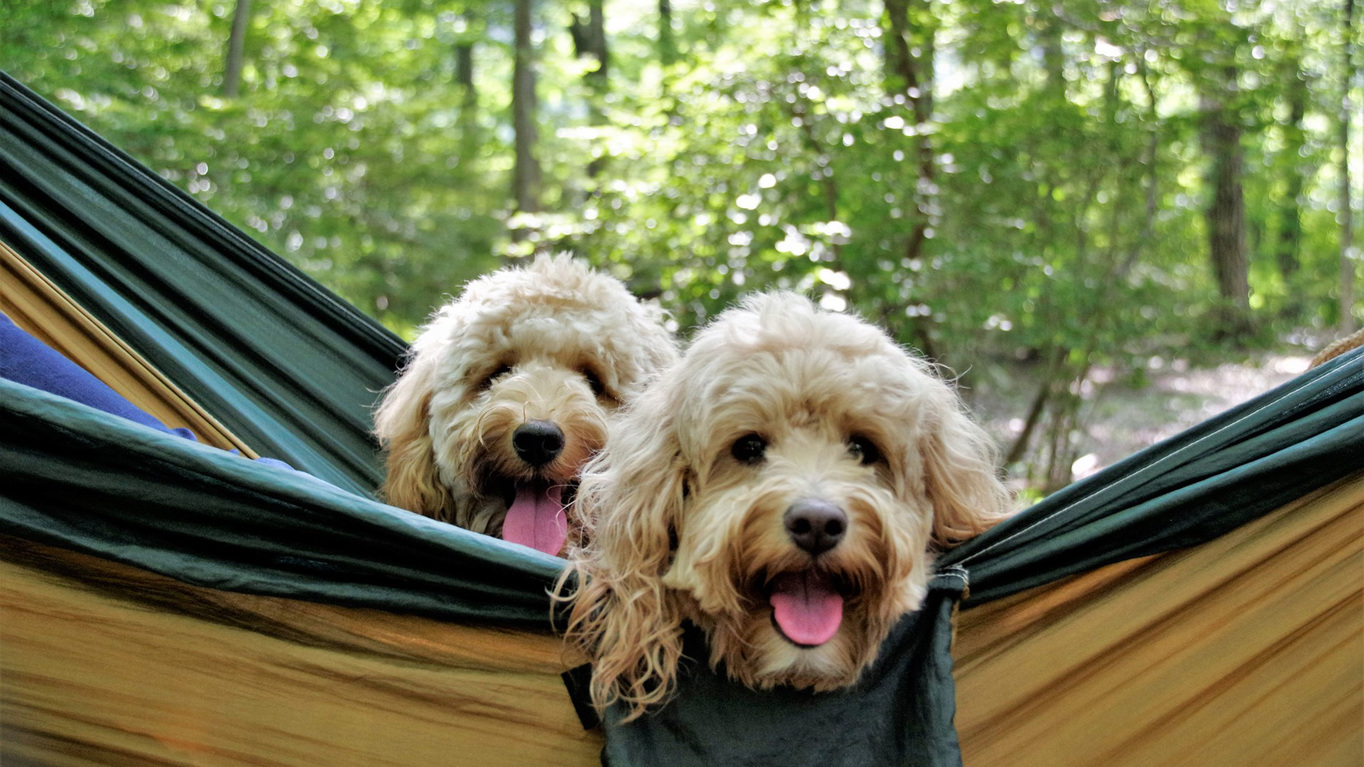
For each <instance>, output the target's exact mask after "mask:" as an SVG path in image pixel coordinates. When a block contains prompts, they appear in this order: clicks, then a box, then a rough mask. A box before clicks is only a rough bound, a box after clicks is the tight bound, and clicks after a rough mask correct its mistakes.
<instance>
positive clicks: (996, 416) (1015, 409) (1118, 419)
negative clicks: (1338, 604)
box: [967, 350, 1311, 487]
mask: <svg viewBox="0 0 1364 767" xmlns="http://www.w3.org/2000/svg"><path fill="white" fill-rule="evenodd" d="M1310 360H1311V354H1309V353H1307V352H1306V351H1303V352H1296V351H1291V350H1290V351H1274V352H1256V353H1254V354H1250V355H1248V356H1247V357H1246V359H1244V360H1242V361H1237V362H1220V363H1206V364H1197V363H1194V362H1192V361H1189V360H1174V361H1172V362H1168V363H1163V364H1159V365H1157V366H1153V367H1152V368H1151V369H1148V370H1147V371H1146V382H1145V385H1142V386H1136V385H1133V384H1132V383H1130V382H1127V381H1123V380H1113V377H1112V376H1111V375H1106V374H1105V371H1097V372H1096V373H1095V375H1093V376H1092V378H1093V388H1092V390H1087V391H1086V396H1085V399H1086V402H1085V404H1084V406H1083V410H1082V411H1081V412H1082V416H1081V426H1082V431H1081V433H1080V434H1078V435H1076V437H1075V438H1076V440H1077V441H1076V447H1077V450H1076V452H1075V455H1076V456H1078V458H1077V459H1076V461H1075V462H1074V463H1073V464H1072V468H1071V472H1072V478H1073V479H1081V478H1083V477H1085V476H1088V475H1089V474H1092V473H1094V472H1096V471H1098V470H1099V469H1102V468H1104V467H1105V466H1108V465H1111V464H1113V463H1115V462H1116V461H1118V460H1120V459H1122V458H1126V457H1127V456H1129V455H1131V454H1133V453H1135V452H1137V451H1138V450H1141V449H1142V448H1145V447H1148V446H1150V445H1153V444H1155V443H1157V442H1160V441H1161V440H1164V439H1167V438H1169V437H1172V436H1174V435H1175V434H1178V433H1179V432H1181V431H1184V430H1185V429H1188V428H1189V427H1191V426H1193V425H1195V424H1197V423H1200V422H1202V421H1204V420H1207V419H1208V418H1211V417H1212V416H1215V415H1217V414H1218V413H1221V412H1223V411H1225V410H1227V409H1228V408H1231V407H1233V406H1235V405H1239V404H1240V403H1242V402H1245V401H1247V400H1249V399H1252V398H1254V397H1256V396H1258V395H1260V394H1263V393H1264V392H1267V391H1269V390H1270V389H1273V388H1274V387H1276V386H1279V385H1280V384H1283V383H1285V382H1287V381H1288V380H1289V379H1291V378H1293V377H1295V376H1297V375H1298V374H1299V373H1302V372H1303V371H1305V370H1307V367H1308V363H1309V362H1310ZM1035 378H1036V374H1035V372H1034V371H1033V370H1031V369H1029V368H1028V366H1026V365H1019V366H1018V367H1017V368H1015V369H1010V370H1008V371H1007V381H1008V383H1007V384H1004V385H1000V384H998V383H996V384H995V385H982V386H981V387H980V388H979V390H978V391H974V392H969V393H967V398H968V400H969V402H970V404H971V408H972V410H973V412H974V414H975V416H976V417H977V418H978V419H979V420H980V422H981V423H982V424H983V425H984V426H985V427H986V429H987V430H988V431H989V432H990V433H991V434H992V435H993V436H994V437H995V439H996V441H997V443H998V444H999V445H1001V449H1002V450H1007V449H1008V446H1009V445H1011V444H1012V443H1013V441H1014V439H1015V437H1016V436H1017V435H1018V433H1019V431H1020V430H1021V429H1022V428H1023V418H1024V416H1025V415H1026V413H1027V410H1028V405H1029V402H1030V399H1031V397H1032V396H1033V395H1034V393H1035V392H1036V390H1037V383H1036V381H1035ZM1036 439H1037V437H1036V436H1034V442H1036ZM1012 484H1013V485H1014V486H1015V487H1021V485H1022V481H1021V479H1014V480H1013V482H1012Z"/></svg>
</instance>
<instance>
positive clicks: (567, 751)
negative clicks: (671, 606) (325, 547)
mask: <svg viewBox="0 0 1364 767" xmlns="http://www.w3.org/2000/svg"><path fill="white" fill-rule="evenodd" d="M568 665H576V659H572V658H565V657H564V656H563V653H562V650H561V648H560V644H559V643H558V642H557V641H555V640H554V639H552V638H550V637H548V636H540V635H534V634H529V633H516V632H509V631H498V630H493V629H481V628H470V627H466V626H457V625H451V624H447V623H438V622H436V621H430V620H424V619H421V618H414V617H409V616H399V615H392V614H389V613H383V612H377V611H370V610H357V609H347V608H342V607H332V606H328V605H319V604H312V603H307V602H297V601H291V600H287V599H276V598H269V597H254V596H248V595H242V594H233V593H229V592H224V591H215V590H212V589H202V588H195V587H192V586H186V585H184V584H181V583H179V582H177V581H173V580H171V579H169V578H164V577H161V576H158V575H155V574H152V573H148V572H146V571H142V570H138V569H135V568H131V567H126V566H123V565H120V564H117V563H113V562H109V561H107V560H102V559H98V558H94V557H89V556H85V555H81V554H74V553H70V552H66V551H61V550H58V549H53V548H48V547H44V546H38V545H36V544H31V543H26V542H23V541H19V540H17V539H14V538H5V537H0V764H3V765H9V764H28V765H63V766H66V765H86V764H88V765H129V766H131V765H138V767H143V766H145V765H163V764H177V765H178V764H183V765H298V766H299V767H323V766H324V765H325V766H326V767H332V766H340V765H357V767H358V766H360V765H375V766H379V765H403V766H404V767H410V766H413V765H422V766H425V765H444V764H470V765H507V766H508V767H515V766H516V765H590V764H596V763H597V761H598V759H597V753H598V751H599V750H600V742H599V738H598V736H596V735H594V734H592V733H587V732H584V731H583V729H582V726H581V724H579V722H578V718H577V716H576V715H575V714H574V712H573V708H572V706H571V705H570V704H569V702H568V695H567V693H566V692H565V691H564V686H563V682H562V681H561V680H560V678H559V674H560V672H561V671H563V670H564V668H566V667H567V666H568Z"/></svg>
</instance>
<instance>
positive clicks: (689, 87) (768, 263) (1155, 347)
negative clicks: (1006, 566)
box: [0, 0, 1364, 475]
mask: <svg viewBox="0 0 1364 767" xmlns="http://www.w3.org/2000/svg"><path fill="white" fill-rule="evenodd" d="M672 7H673V11H672V16H673V24H672V27H671V29H670V34H668V35H666V36H665V37H666V38H667V39H666V41H665V42H664V43H662V44H660V42H659V40H660V37H664V36H663V35H661V33H660V30H659V26H658V25H659V17H658V8H657V6H656V5H655V4H639V3H626V2H620V1H618V2H609V3H607V4H606V6H605V15H606V20H607V35H608V44H609V47H610V70H609V77H608V81H607V83H606V85H605V87H604V88H602V87H598V86H597V85H592V84H589V83H587V82H586V81H585V78H584V75H585V74H586V72H587V71H588V70H589V69H591V68H593V67H594V66H595V65H594V64H592V63H591V62H588V61H585V60H583V59H578V58H575V56H574V52H573V49H572V43H571V40H570V36H569V33H568V27H569V24H570V21H571V19H572V15H573V14H577V15H578V16H580V17H583V18H585V17H586V8H587V2H586V0H572V1H571V2H564V3H558V4H551V3H541V4H537V5H536V6H535V13H536V43H535V44H536V51H535V56H536V67H537V74H538V86H537V87H538V120H539V125H540V130H539V141H538V144H537V145H536V152H537V156H538V161H539V163H540V165H541V166H542V167H543V174H544V182H543V188H542V189H541V190H540V197H541V199H542V203H543V212H542V213H538V214H535V215H531V216H522V217H520V219H519V220H518V221H515V222H514V223H515V224H516V226H517V227H518V228H522V227H525V228H527V229H528V236H527V237H526V239H524V240H523V241H520V242H517V243H512V241H511V238H510V235H509V226H508V224H509V219H510V218H511V211H512V208H513V204H512V202H511V197H510V192H511V174H512V166H513V161H514V160H513V150H512V141H513V132H512V123H511V103H510V102H511V88H510V82H511V67H512V54H513V51H512V50H511V47H512V33H511V15H512V3H511V2H510V1H509V0H508V1H505V2H480V1H479V0H448V1H446V2H436V0H402V2H393V3H381V2H373V1H370V0H323V1H321V2H303V0H280V2H273V3H262V2H259V0H258V1H257V2H255V3H252V5H251V17H250V26H249V31H248V35H247V38H246V49H245V67H244V70H243V72H242V78H241V80H242V89H241V92H240V94H239V95H238V96H237V97H235V98H227V97H225V96H224V95H223V93H222V82H223V62H224V59H225V54H226V49H227V37H228V32H229V28H230V26H231V19H232V14H233V11H234V8H235V3H234V2H232V1H231V0H120V1H119V2H113V0H61V1H60V2H47V1H43V2H40V1H39V0H10V2H7V3H5V4H4V5H2V6H0V28H2V29H3V30H4V32H3V35H0V68H4V69H5V70H7V71H8V72H10V73H11V74H13V75H15V76H16V77H18V78H19V79H20V80H23V81H25V82H26V83H28V84H29V85H30V86H31V87H33V88H35V89H36V90H38V91H39V92H40V93H42V94H44V95H45V96H47V97H49V98H52V99H54V100H55V101H56V102H57V103H59V104H60V105H61V106H62V107H64V108H65V109H67V110H69V111H71V112H73V113H75V114H76V115H77V116H78V117H79V118H80V119H82V120H83V121H85V122H86V123H88V124H89V125H90V126H91V127H92V128H94V129H95V130H96V131H98V132H100V133H101V134H103V135H104V136H106V137H107V138H109V139H110V140H111V141H112V142H113V143H114V144H115V145H117V146H119V147H121V148H123V149H125V150H127V151H128V152H130V153H131V154H132V155H133V156H135V157H137V158H138V159H139V160H141V161H142V162H144V163H146V164H148V165H149V166H150V167H152V168H154V169H155V170H156V171H157V172H158V173H160V174H162V175H163V176H164V177H166V178H167V179H169V180H171V181H173V182H174V183H176V184H177V185H180V186H181V187H182V188H184V189H186V190H187V191H188V192H190V193H191V194H193V195H194V196H196V197H197V198H199V199H200V200H202V201H203V202H204V203H205V204H206V205H208V206H209V207H211V208H213V209H214V210H215V211H217V212H219V213H221V214H222V215H223V216H225V217H226V218H228V219H229V220H230V221H232V222H234V223H236V224H237V225H239V226H241V227H243V228H245V229H246V230H247V231H248V232H250V233H252V234H253V235H254V236H256V237H258V238H259V239H260V240H261V241H262V242H263V243H264V244H266V245H267V246H268V247H270V248H272V249H273V250H275V251H277V252H279V253H281V254H282V255H284V256H285V257H287V258H289V259H290V260H291V261H293V262H294V263H296V264H298V265H299V266H301V267H302V268H304V269H305V270H306V271H308V272H309V273H311V274H313V275H314V276H316V277H317V278H318V279H320V280H321V281H322V282H324V283H325V284H327V285H328V286H329V287H331V288H332V289H334V290H336V291H337V292H339V293H340V294H341V295H343V296H344V297H346V298H348V299H349V300H351V301H353V302H355V303H356V304H357V305H358V306H360V307H361V308H363V309H365V310H366V311H369V312H371V313H373V314H374V315H375V316H377V317H379V318H380V319H382V320H383V321H384V322H386V323H387V324H389V325H390V326H392V327H394V328H396V329H398V330H400V332H410V331H411V329H412V328H413V327H414V326H415V325H416V324H417V323H419V322H420V321H421V320H422V319H423V317H424V316H425V314H426V313H427V312H428V311H429V310H430V309H431V308H432V307H433V306H435V305H436V304H437V303H439V301H440V300H441V297H442V296H443V295H444V294H447V293H451V292H454V291H456V290H457V289H458V288H459V286H460V284H461V283H462V282H463V281H465V280H467V279H468V278H470V277H472V276H474V275H477V274H480V273H483V272H485V271H487V270H489V269H491V268H493V267H495V266H496V265H497V264H498V263H501V262H504V261H506V260H507V259H508V258H509V257H516V256H521V255H525V254H528V253H529V252H531V251H534V250H537V249H540V250H544V249H571V250H575V251H577V252H579V253H581V254H583V255H584V256H586V257H587V258H589V259H591V260H593V261H594V262H596V263H598V264H600V265H603V266H606V267H608V268H610V269H611V270H612V271H613V272H614V273H616V274H618V275H619V276H621V277H623V278H626V279H627V280H629V281H630V282H631V284H632V286H633V287H634V288H636V289H637V290H638V291H639V292H640V293H642V294H647V295H654V296H658V297H659V298H660V300H661V301H662V303H663V304H664V305H665V306H666V307H668V308H669V309H670V310H672V311H673V313H674V316H675V317H676V318H677V319H678V321H679V324H680V325H681V326H682V328H683V329H684V330H685V329H687V328H690V327H691V326H693V325H694V324H695V323H698V322H701V321H704V320H705V319H706V318H707V317H709V316H712V315H713V314H714V313H715V312H717V311H719V310H720V309H721V308H723V307H724V306H726V305H727V304H729V303H730V302H732V301H733V300H734V299H735V298H736V297H737V296H739V295H740V294H741V293H743V292H745V291H750V290H756V289H763V288H770V287H781V288H790V289H794V290H800V291H805V292H808V293H811V294H814V295H815V296H817V297H819V298H820V300H821V301H822V302H824V303H825V304H826V305H829V306H833V307H844V306H847V307H850V308H852V309H855V310H857V311H860V312H862V313H863V314H865V315H867V316H868V317H870V318H872V319H874V320H876V321H879V322H881V323H882V324H883V325H885V326H886V327H887V328H889V329H890V330H891V331H892V332H893V333H895V334H896V335H897V336H898V337H899V338H900V339H901V340H902V341H903V342H905V343H906V344H909V345H912V346H916V347H919V348H921V349H923V350H925V351H926V352H928V353H929V354H931V355H932V356H934V357H935V358H937V359H939V360H940V361H942V362H944V363H946V364H947V365H949V366H951V367H954V368H956V369H958V370H967V369H968V368H969V369H973V370H976V371H978V372H976V373H973V375H974V376H975V378H976V379H977V380H981V381H989V380H991V376H992V373H991V361H992V360H1002V359H1014V358H1026V359H1033V360H1038V361H1040V362H1041V363H1042V364H1043V365H1044V367H1045V369H1046V370H1047V371H1048V375H1047V376H1045V377H1044V378H1045V381H1044V382H1043V390H1042V391H1041V392H1039V394H1040V395H1043V396H1042V399H1043V401H1044V402H1045V403H1046V405H1047V406H1046V407H1045V408H1044V409H1043V411H1042V412H1043V413H1044V417H1042V418H1041V419H1040V420H1039V422H1038V424H1037V428H1038V429H1039V432H1038V435H1042V433H1043V432H1050V433H1051V435H1052V437H1055V438H1052V437H1044V436H1034V437H1033V441H1032V444H1033V451H1032V452H1033V454H1034V457H1037V456H1041V459H1042V461H1041V463H1042V464H1050V466H1048V467H1045V468H1043V469H1038V470H1037V472H1036V473H1040V474H1047V475H1054V474H1055V472H1056V471H1057V470H1058V469H1057V467H1065V466H1068V458H1067V454H1066V450H1067V447H1066V446H1067V445H1068V444H1070V440H1069V439H1068V436H1069V435H1070V434H1071V433H1072V432H1073V431H1075V430H1077V429H1082V428H1083V424H1082V421H1083V418H1082V416H1081V415H1079V413H1080V403H1081V401H1082V399H1083V397H1084V392H1085V391H1087V389H1086V386H1087V381H1088V377H1089V375H1090V373H1091V371H1092V370H1093V369H1095V368H1096V367H1104V368H1109V369H1115V370H1116V371H1117V372H1118V375H1119V376H1126V377H1128V378H1133V377H1139V376H1140V375H1141V371H1142V370H1143V368H1144V365H1145V362H1144V360H1146V359H1148V358H1149V357H1151V356H1153V355H1161V356H1163V357H1166V358H1169V357H1173V356H1179V355H1186V354H1190V353H1194V352H1195V350H1196V349H1197V348H1199V347H1200V346H1202V345H1206V344H1207V343H1208V339H1209V338H1210V336H1211V327H1210V325H1209V323H1210V317H1211V316H1212V315H1213V314H1214V313H1215V308H1216V306H1217V303H1218V294H1217V287H1216V284H1215V282H1214V280H1213V278H1212V273H1211V269H1210V267H1209V263H1208V255H1207V254H1208V235H1207V222H1206V221H1205V218H1204V210H1205V208H1206V207H1207V205H1208V202H1209V190H1208V188H1207V184H1206V182H1205V175H1204V171H1205V168H1206V165H1207V164H1208V162H1209V158H1208V157H1207V156H1206V155H1205V150H1204V147H1203V145H1202V144H1201V143H1200V127H1201V126H1202V125H1203V121H1204V119H1205V117H1204V112H1203V106H1202V105H1201V104H1200V97H1201V96H1205V95H1207V94H1209V93H1213V94H1216V95H1218V96H1219V97H1220V98H1221V99H1222V101H1223V102H1224V105H1225V109H1226V110H1227V113H1228V114H1230V115H1232V118H1233V119H1234V120H1235V121H1236V123H1237V124H1238V125H1239V126H1240V127H1241V129H1242V142H1241V144H1242V149H1243V151H1244V155H1245V173H1244V182H1243V183H1244V190H1243V191H1244V194H1245V205H1246V222H1247V223H1246V238H1247V243H1248V245H1249V262H1250V278H1251V288H1252V292H1253V294H1252V296H1251V307H1252V311H1253V313H1254V316H1255V319H1256V320H1257V321H1258V323H1259V325H1260V327H1261V328H1263V329H1264V334H1265V336H1266V337H1271V338H1272V337H1274V336H1277V335H1282V334H1284V333H1286V332H1287V331H1288V330H1290V329H1293V328H1299V327H1308V328H1327V327H1331V326H1332V325H1334V324H1335V323H1336V321H1337V320H1338V319H1339V318H1338V316H1337V315H1338V312H1339V309H1338V304H1337V302H1336V297H1335V291H1336V290H1337V281H1338V279H1339V277H1338V275H1339V247H1338V243H1339V239H1338V238H1339V232H1340V224H1339V216H1340V211H1339V203H1338V198H1337V188H1338V184H1339V180H1338V179H1339V177H1338V173H1339V166H1340V159H1341V153H1342V152H1344V151H1345V149H1344V148H1343V147H1341V146H1340V145H1339V140H1338V125H1339V118H1340V113H1341V110H1340V105H1341V99H1342V94H1343V88H1345V85H1346V82H1347V80H1348V79H1349V78H1351V77H1354V78H1355V79H1354V80H1352V81H1350V82H1352V83H1353V85H1352V86H1351V87H1352V88H1353V91H1352V93H1353V96H1352V98H1353V99H1354V103H1355V104H1359V103H1364V93H1361V90H1362V89H1361V86H1360V83H1359V80H1358V78H1357V76H1356V70H1357V67H1350V68H1348V69H1347V67H1345V65H1344V61H1343V58H1342V56H1341V54H1340V51H1341V48H1342V46H1343V43H1344V35H1345V31H1344V28H1343V25H1342V17H1341V12H1340V9H1339V8H1337V7H1336V4H1331V5H1327V4H1325V3H1298V2H1285V3H1265V4H1244V3H1236V4H1231V3H1228V2H1225V0H1164V1H1163V2H1160V3H1155V4H1150V3H1125V2H1104V3H1093V2H1089V1H1088V0H1059V1H1058V2H1048V3H1042V2H1039V1H1038V0H1011V1H1009V2H997V1H995V0H959V1H958V2H952V3H947V2H943V1H942V0H898V1H893V2H885V3H883V2H873V1H871V0H841V1H840V2H834V1H833V0H824V1H819V0H767V1H761V0H755V1H754V2H751V3H748V4H738V3H710V2H704V3H703V2H681V1H675V2H673V3H672ZM892 12H896V13H903V14H905V16H904V18H905V23H904V24H900V25H899V27H898V28H899V29H901V30H903V32H904V34H905V35H906V40H907V45H906V48H907V51H908V54H909V56H910V63H909V64H908V65H906V64H905V63H904V62H899V63H898V64H897V62H896V61H893V60H892V54H893V53H894V51H895V50H896V48H895V45H894V42H895V41H894V38H893V35H894V34H896V32H895V30H896V28H897V27H896V25H895V23H894V22H895V20H894V19H893V18H892V17H891V15H890V14H891V13H892ZM1353 34H1354V35H1355V38H1356V43H1355V44H1356V46H1358V43H1359V41H1360V37H1361V34H1364V33H1361V31H1360V29H1355V30H1354V31H1353ZM461 46H472V50H473V58H472V61H473V63H474V73H473V74H474V78H473V88H472V89H468V88H465V87H464V86H463V85H460V84H459V82H457V73H456V67H457V51H458V49H459V48H460V47H461ZM660 46H662V47H660ZM897 66H899V67H901V68H903V66H910V67H911V68H913V69H914V72H913V74H914V75H915V77H916V78H917V79H918V80H919V81H920V84H921V85H923V86H924V88H923V90H920V91H914V90H913V88H912V87H911V86H912V85H913V84H912V83H910V82H907V81H906V80H905V78H904V77H903V76H902V74H901V70H900V69H897ZM930 101H931V103H930ZM916 107H917V108H918V111H916ZM1357 127H1358V126H1356V128H1357ZM1354 135H1355V138H1354V139H1353V140H1354V141H1355V146H1354V156H1355V157H1360V156H1364V152H1361V151H1360V149H1359V146H1358V144H1359V139H1358V132H1356V133H1355V134H1354ZM1360 170H1361V169H1359V168H1358V164H1357V163H1356V173H1359V172H1360ZM1359 197H1360V195H1358V193H1356V197H1355V199H1356V201H1357V200H1358V199H1359ZM968 382H969V379H968ZM1028 396H1031V393H1030V394H1029V395H1028ZM1048 419H1050V420H1048ZM1058 435H1059V436H1058ZM1025 436H1029V435H1025ZM1048 445H1051V446H1052V447H1048ZM1039 465H1040V464H1039Z"/></svg>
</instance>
